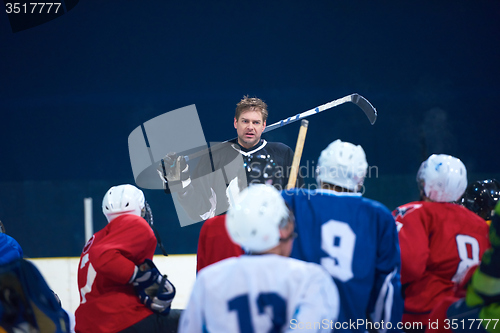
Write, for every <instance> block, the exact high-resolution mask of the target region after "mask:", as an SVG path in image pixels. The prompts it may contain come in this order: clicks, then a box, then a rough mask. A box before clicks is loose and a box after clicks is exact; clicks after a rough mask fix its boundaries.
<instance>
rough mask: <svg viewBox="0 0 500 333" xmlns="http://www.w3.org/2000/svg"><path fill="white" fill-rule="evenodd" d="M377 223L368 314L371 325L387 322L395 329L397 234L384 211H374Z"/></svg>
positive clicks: (399, 301) (399, 304) (399, 307)
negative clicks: (375, 255) (375, 250)
mask: <svg viewBox="0 0 500 333" xmlns="http://www.w3.org/2000/svg"><path fill="white" fill-rule="evenodd" d="M377 220H378V223H379V228H378V236H377V239H378V240H379V244H378V249H377V261H376V266H375V280H374V284H373V289H372V292H371V295H370V301H369V304H368V313H369V314H370V319H371V320H372V321H373V322H377V323H381V322H382V321H383V322H385V323H387V322H391V323H392V327H393V329H396V327H397V324H398V323H399V322H400V321H401V319H402V316H403V297H402V294H401V280H400V269H401V259H400V249H399V241H398V234H397V229H396V223H395V221H394V218H393V216H392V215H391V213H390V212H389V210H387V209H386V208H385V207H383V208H381V209H380V210H379V211H378V217H377ZM389 331H390V330H389Z"/></svg>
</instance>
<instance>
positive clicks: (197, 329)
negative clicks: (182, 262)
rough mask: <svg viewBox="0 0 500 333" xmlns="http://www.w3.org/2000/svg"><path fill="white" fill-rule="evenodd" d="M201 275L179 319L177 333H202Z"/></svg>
mask: <svg viewBox="0 0 500 333" xmlns="http://www.w3.org/2000/svg"><path fill="white" fill-rule="evenodd" d="M202 284H203V275H202V274H201V275H199V276H198V278H197V280H196V282H195V284H194V286H193V289H192V291H191V296H190V298H189V301H188V304H187V305H186V308H185V309H184V310H183V311H182V314H181V318H180V319H179V328H178V332H179V333H203V332H206V331H205V330H204V326H205V325H204V318H203V286H202Z"/></svg>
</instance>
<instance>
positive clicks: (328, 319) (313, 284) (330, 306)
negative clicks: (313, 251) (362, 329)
mask: <svg viewBox="0 0 500 333" xmlns="http://www.w3.org/2000/svg"><path fill="white" fill-rule="evenodd" d="M309 269H310V271H309V272H310V273H309V274H310V275H309V279H308V281H307V282H306V283H305V286H304V289H303V290H298V291H297V292H300V295H301V299H300V300H299V302H298V303H297V305H296V307H295V310H294V316H293V318H292V319H291V320H290V323H287V324H288V329H287V330H286V332H288V333H292V332H295V331H297V330H298V329H299V328H300V325H302V326H303V323H321V325H320V326H321V327H320V329H319V330H316V331H315V332H325V333H326V332H331V331H332V327H334V325H335V322H336V321H337V319H338V315H339V309H340V296H339V291H338V289H337V286H336V285H335V283H334V282H333V279H332V277H331V276H330V275H329V274H328V273H327V272H326V271H324V269H323V268H322V267H320V266H316V265H314V266H313V265H310V267H309ZM299 323H301V324H300V325H299ZM306 331H307V329H306Z"/></svg>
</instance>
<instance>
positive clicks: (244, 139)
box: [234, 108, 266, 149]
mask: <svg viewBox="0 0 500 333" xmlns="http://www.w3.org/2000/svg"><path fill="white" fill-rule="evenodd" d="M234 128H236V132H237V133H238V143H239V144H240V145H241V146H242V147H244V148H247V149H249V148H252V147H253V146H255V145H256V144H257V143H258V142H259V141H260V136H261V135H262V132H263V131H264V129H265V128H266V122H265V121H264V120H263V119H262V112H261V111H260V109H256V108H250V109H246V110H244V111H243V112H242V113H241V114H240V117H239V119H236V118H234Z"/></svg>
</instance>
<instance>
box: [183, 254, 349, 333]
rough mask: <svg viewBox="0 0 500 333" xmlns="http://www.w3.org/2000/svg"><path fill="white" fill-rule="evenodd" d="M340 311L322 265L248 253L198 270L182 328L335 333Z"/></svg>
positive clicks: (188, 332)
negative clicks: (334, 329) (333, 329)
mask: <svg viewBox="0 0 500 333" xmlns="http://www.w3.org/2000/svg"><path fill="white" fill-rule="evenodd" d="M338 313H339V294H338V290H337V287H336V285H335V283H334V282H333V281H332V278H331V277H330V275H329V274H328V273H326V271H324V269H323V268H322V267H321V266H320V265H318V264H314V263H307V262H304V261H300V260H297V259H292V258H288V257H283V256H279V255H275V254H264V255H243V256H240V257H237V258H229V259H225V260H222V261H219V262H217V263H215V264H212V265H210V266H208V267H206V268H204V269H202V270H201V271H200V272H199V274H198V277H197V279H196V282H195V284H194V287H193V291H192V294H191V298H190V300H189V303H188V305H187V307H186V309H185V310H184V311H183V313H182V316H181V319H180V324H179V333H196V332H211V333H219V332H232V333H237V332H240V333H254V332H255V333H258V332H295V331H297V330H304V331H306V332H331V331H332V328H333V327H334V324H335V321H336V320H337V317H338Z"/></svg>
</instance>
